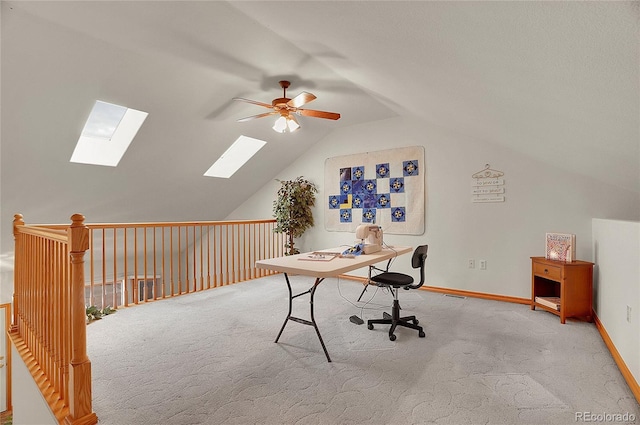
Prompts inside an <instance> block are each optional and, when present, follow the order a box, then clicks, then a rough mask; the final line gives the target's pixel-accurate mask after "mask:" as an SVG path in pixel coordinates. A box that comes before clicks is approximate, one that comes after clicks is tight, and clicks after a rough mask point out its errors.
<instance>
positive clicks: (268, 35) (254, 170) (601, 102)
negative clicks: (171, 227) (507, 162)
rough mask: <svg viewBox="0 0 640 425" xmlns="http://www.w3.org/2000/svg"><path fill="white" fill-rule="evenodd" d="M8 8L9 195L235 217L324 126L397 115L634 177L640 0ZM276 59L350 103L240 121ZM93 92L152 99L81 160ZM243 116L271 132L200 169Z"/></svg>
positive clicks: (34, 210)
mask: <svg viewBox="0 0 640 425" xmlns="http://www.w3.org/2000/svg"><path fill="white" fill-rule="evenodd" d="M1 13H2V15H1V24H2V27H1V36H2V38H1V43H2V44H1V55H2V69H1V78H2V99H1V100H2V140H1V143H2V145H1V147H2V151H1V154H2V201H3V202H2V203H3V214H5V215H6V213H7V212H11V213H13V212H16V209H18V210H19V212H29V213H31V214H33V215H35V217H33V216H32V217H31V220H30V221H33V220H36V221H37V220H39V217H46V219H47V221H50V220H59V221H66V220H67V219H68V217H67V215H68V214H69V213H70V212H73V211H80V212H83V213H85V214H86V215H87V216H89V217H91V218H92V220H91V221H102V220H104V221H128V220H131V217H132V215H131V211H132V206H135V212H136V217H142V218H144V219H147V220H171V219H184V218H185V215H186V214H185V211H188V212H189V214H188V215H189V216H190V217H192V218H193V219H215V218H222V217H225V216H226V214H228V213H229V212H230V211H232V210H233V209H234V208H235V207H237V206H238V205H239V204H240V203H241V202H242V201H243V200H244V199H246V198H247V197H248V196H250V195H251V194H253V193H254V192H255V191H256V190H258V189H259V188H260V187H262V186H263V184H264V183H265V182H266V181H268V180H269V179H272V178H273V177H274V176H275V175H276V174H277V173H278V171H280V170H281V169H283V168H285V167H286V166H287V165H288V164H290V163H291V162H292V161H294V160H295V159H296V158H297V157H299V156H300V155H301V154H302V153H303V152H304V151H305V150H306V149H308V148H309V147H310V146H312V145H313V144H314V143H316V142H318V141H320V140H322V138H323V137H325V136H326V135H327V134H328V133H330V132H332V131H334V130H336V129H340V128H344V127H347V126H353V125H360V124H364V123H366V122H369V121H376V120H382V119H387V118H391V117H395V116H398V115H403V116H408V117H410V118H412V119H416V120H420V121H425V122H429V123H432V124H434V125H438V126H442V127H445V128H450V129H452V130H454V131H456V132H459V133H461V134H464V135H468V136H470V137H472V138H473V139H477V140H483V141H486V142H489V143H496V144H501V145H505V146H508V147H509V148H510V149H513V150H514V151H518V152H521V153H523V154H526V155H530V156H532V157H534V158H537V159H542V160H545V161H548V162H551V163H553V164H555V165H557V166H560V167H563V168H566V169H567V170H570V171H573V172H578V173H582V174H585V175H590V176H592V177H593V178H596V179H599V180H602V181H605V182H608V183H610V184H612V185H615V186H619V187H624V188H628V189H631V190H634V191H638V192H640V171H639V167H640V166H639V163H640V148H639V131H640V130H639V125H638V121H639V115H640V100H639V92H640V90H639V67H638V17H639V11H638V2H484V1H480V2H453V1H452V2H420V1H414V2H399V1H386V2H352V1H347V2H342V1H331V2H327V1H304V2H289V1H287V2H271V1H258V2H245V1H241V2H240V1H239V2H223V1H193V2H190V1H175V2H172V1H159V2H153V1H144V2H101V1H85V2H66V1H42V2H38V1H29V2H23V1H2V9H1ZM281 79H287V80H290V81H291V83H292V84H291V87H290V89H289V91H288V93H289V94H291V95H295V94H297V93H299V92H301V91H309V92H312V93H314V94H315V95H317V96H318V99H317V100H315V101H314V102H313V104H312V105H310V106H313V109H320V110H327V111H336V112H339V113H341V114H342V118H341V119H340V120H339V121H329V120H321V119H304V118H306V117H301V124H302V129H301V131H298V132H296V133H293V134H276V133H275V132H273V131H272V130H271V128H270V127H271V125H270V123H268V122H265V121H264V120H265V119H260V120H253V121H250V122H245V123H238V122H236V120H237V119H238V118H242V117H245V116H249V115H253V114H257V113H260V112H263V111H261V110H260V108H259V107H257V106H254V105H250V104H245V103H241V102H233V101H232V100H231V99H232V98H233V97H245V98H250V99H255V100H262V101H265V102H267V103H269V102H270V101H271V99H273V98H275V97H279V96H280V95H281V89H280V88H279V86H278V83H277V82H278V81H279V80H281ZM96 99H100V100H103V101H107V102H112V103H116V104H120V105H124V106H128V107H131V108H134V109H139V110H142V111H145V112H148V113H149V117H148V118H147V120H146V121H145V123H144V125H143V127H142V129H141V130H140V132H139V133H138V136H137V137H136V139H135V140H134V142H133V143H132V145H131V146H130V147H129V150H128V151H127V153H126V154H125V156H124V158H123V159H122V161H121V162H120V164H119V166H118V167H116V168H109V167H95V166H85V165H79V164H70V163H69V158H70V156H71V153H72V152H73V148H74V146H75V143H76V141H77V140H78V136H79V134H80V132H81V130H82V126H83V123H84V120H85V119H86V117H87V116H88V114H89V112H90V110H91V107H92V105H93V102H94V101H95V100H96ZM240 134H244V135H247V136H250V137H254V138H259V139H263V140H265V141H267V142H268V143H267V145H266V146H265V148H263V149H262V150H261V151H260V152H259V155H257V156H256V157H255V158H254V159H252V160H251V161H250V162H249V163H248V164H247V166H246V168H243V169H242V170H241V171H240V172H238V173H237V174H236V175H234V176H233V177H232V178H231V179H229V180H221V179H212V178H207V177H203V176H202V174H203V173H204V172H205V171H206V170H207V168H208V167H209V166H210V165H211V164H212V163H213V162H214V161H215V160H216V159H217V158H218V157H219V156H220V155H221V154H222V153H223V152H224V150H225V149H226V148H227V147H228V146H229V145H230V144H231V143H232V142H233V141H234V140H235V139H236V138H237V137H238V136H239V135H240ZM74 187H75V188H74ZM76 190H79V191H80V193H81V196H76V195H74V193H75V191H76ZM20 191H26V192H27V193H29V196H28V197H27V199H25V197H24V195H23V194H21V193H20ZM162 194H168V195H170V196H169V197H168V199H164V198H163V196H162ZM212 199H215V202H212ZM30 200H33V201H30ZM42 200H44V201H45V202H43V201H42ZM169 200H170V202H171V203H172V206H171V207H168V206H167V202H168V201H169ZM114 205H119V206H122V208H121V209H118V208H113V206H114ZM25 210H26V211H25ZM56 214H62V215H61V216H58V215H56Z"/></svg>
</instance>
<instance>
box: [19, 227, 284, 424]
mask: <svg viewBox="0 0 640 425" xmlns="http://www.w3.org/2000/svg"><path fill="white" fill-rule="evenodd" d="M71 220H72V223H71V225H59V224H57V225H53V224H52V225H30V226H27V225H25V223H24V220H23V217H22V215H20V214H16V215H15V217H14V237H15V269H14V298H13V320H12V326H11V331H10V337H11V340H12V341H13V344H14V345H15V346H16V349H17V351H18V353H20V355H21V357H22V358H23V360H24V362H25V364H26V365H27V368H28V369H29V370H30V372H31V374H32V376H33V377H34V380H35V382H36V383H37V384H38V386H39V388H40V390H41V392H42V394H43V396H44V398H45V400H47V402H48V403H49V406H50V408H51V410H52V411H53V413H54V415H55V416H56V418H57V420H58V422H59V423H64V424H77V425H92V424H95V423H96V422H97V416H96V414H95V413H94V412H93V411H92V401H91V362H90V360H89V358H88V356H87V347H86V312H85V310H86V307H88V306H93V305H95V306H97V307H99V308H100V309H104V308H105V307H107V306H111V307H114V308H116V309H117V308H118V307H124V306H129V305H137V304H143V303H147V302H150V301H156V300H160V299H165V298H171V297H174V296H178V295H183V294H188V293H193V292H200V291H203V290H207V289H211V288H215V287H219V286H225V285H229V284H234V283H237V282H241V281H244V280H249V279H254V278H258V277H263V276H266V275H269V274H274V273H275V272H271V271H266V270H261V269H257V268H256V267H255V262H256V261H257V260H259V259H266V258H273V257H278V256H282V255H284V238H283V236H282V235H281V234H274V232H273V229H274V228H275V220H273V219H268V220H240V221H210V222H206V221H205V222H173V223H124V224H123V223H120V224H85V223H84V216H82V215H81V214H74V215H73V216H72V217H71ZM85 253H86V255H85Z"/></svg>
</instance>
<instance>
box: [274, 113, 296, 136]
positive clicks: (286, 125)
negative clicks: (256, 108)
mask: <svg viewBox="0 0 640 425" xmlns="http://www.w3.org/2000/svg"><path fill="white" fill-rule="evenodd" d="M272 128H273V130H274V131H275V132H276V133H286V132H287V131H288V132H289V133H291V132H293V131H296V130H297V129H299V128H300V124H298V122H297V121H296V120H295V118H293V117H285V116H280V117H278V119H277V120H276V122H275V124H273V127H272Z"/></svg>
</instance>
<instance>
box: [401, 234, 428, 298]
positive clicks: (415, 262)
mask: <svg viewBox="0 0 640 425" xmlns="http://www.w3.org/2000/svg"><path fill="white" fill-rule="evenodd" d="M428 249H429V245H420V246H418V247H417V248H416V250H415V251H413V257H411V266H412V267H413V268H414V269H417V268H418V267H419V268H420V282H419V283H418V284H417V285H410V286H407V287H406V288H407V289H417V288H419V287H421V286H422V285H423V284H424V263H425V261H426V260H427V250H428Z"/></svg>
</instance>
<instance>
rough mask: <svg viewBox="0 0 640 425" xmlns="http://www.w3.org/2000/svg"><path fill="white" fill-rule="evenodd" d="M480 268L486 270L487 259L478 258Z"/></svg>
mask: <svg viewBox="0 0 640 425" xmlns="http://www.w3.org/2000/svg"><path fill="white" fill-rule="evenodd" d="M480 270H487V260H480Z"/></svg>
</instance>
